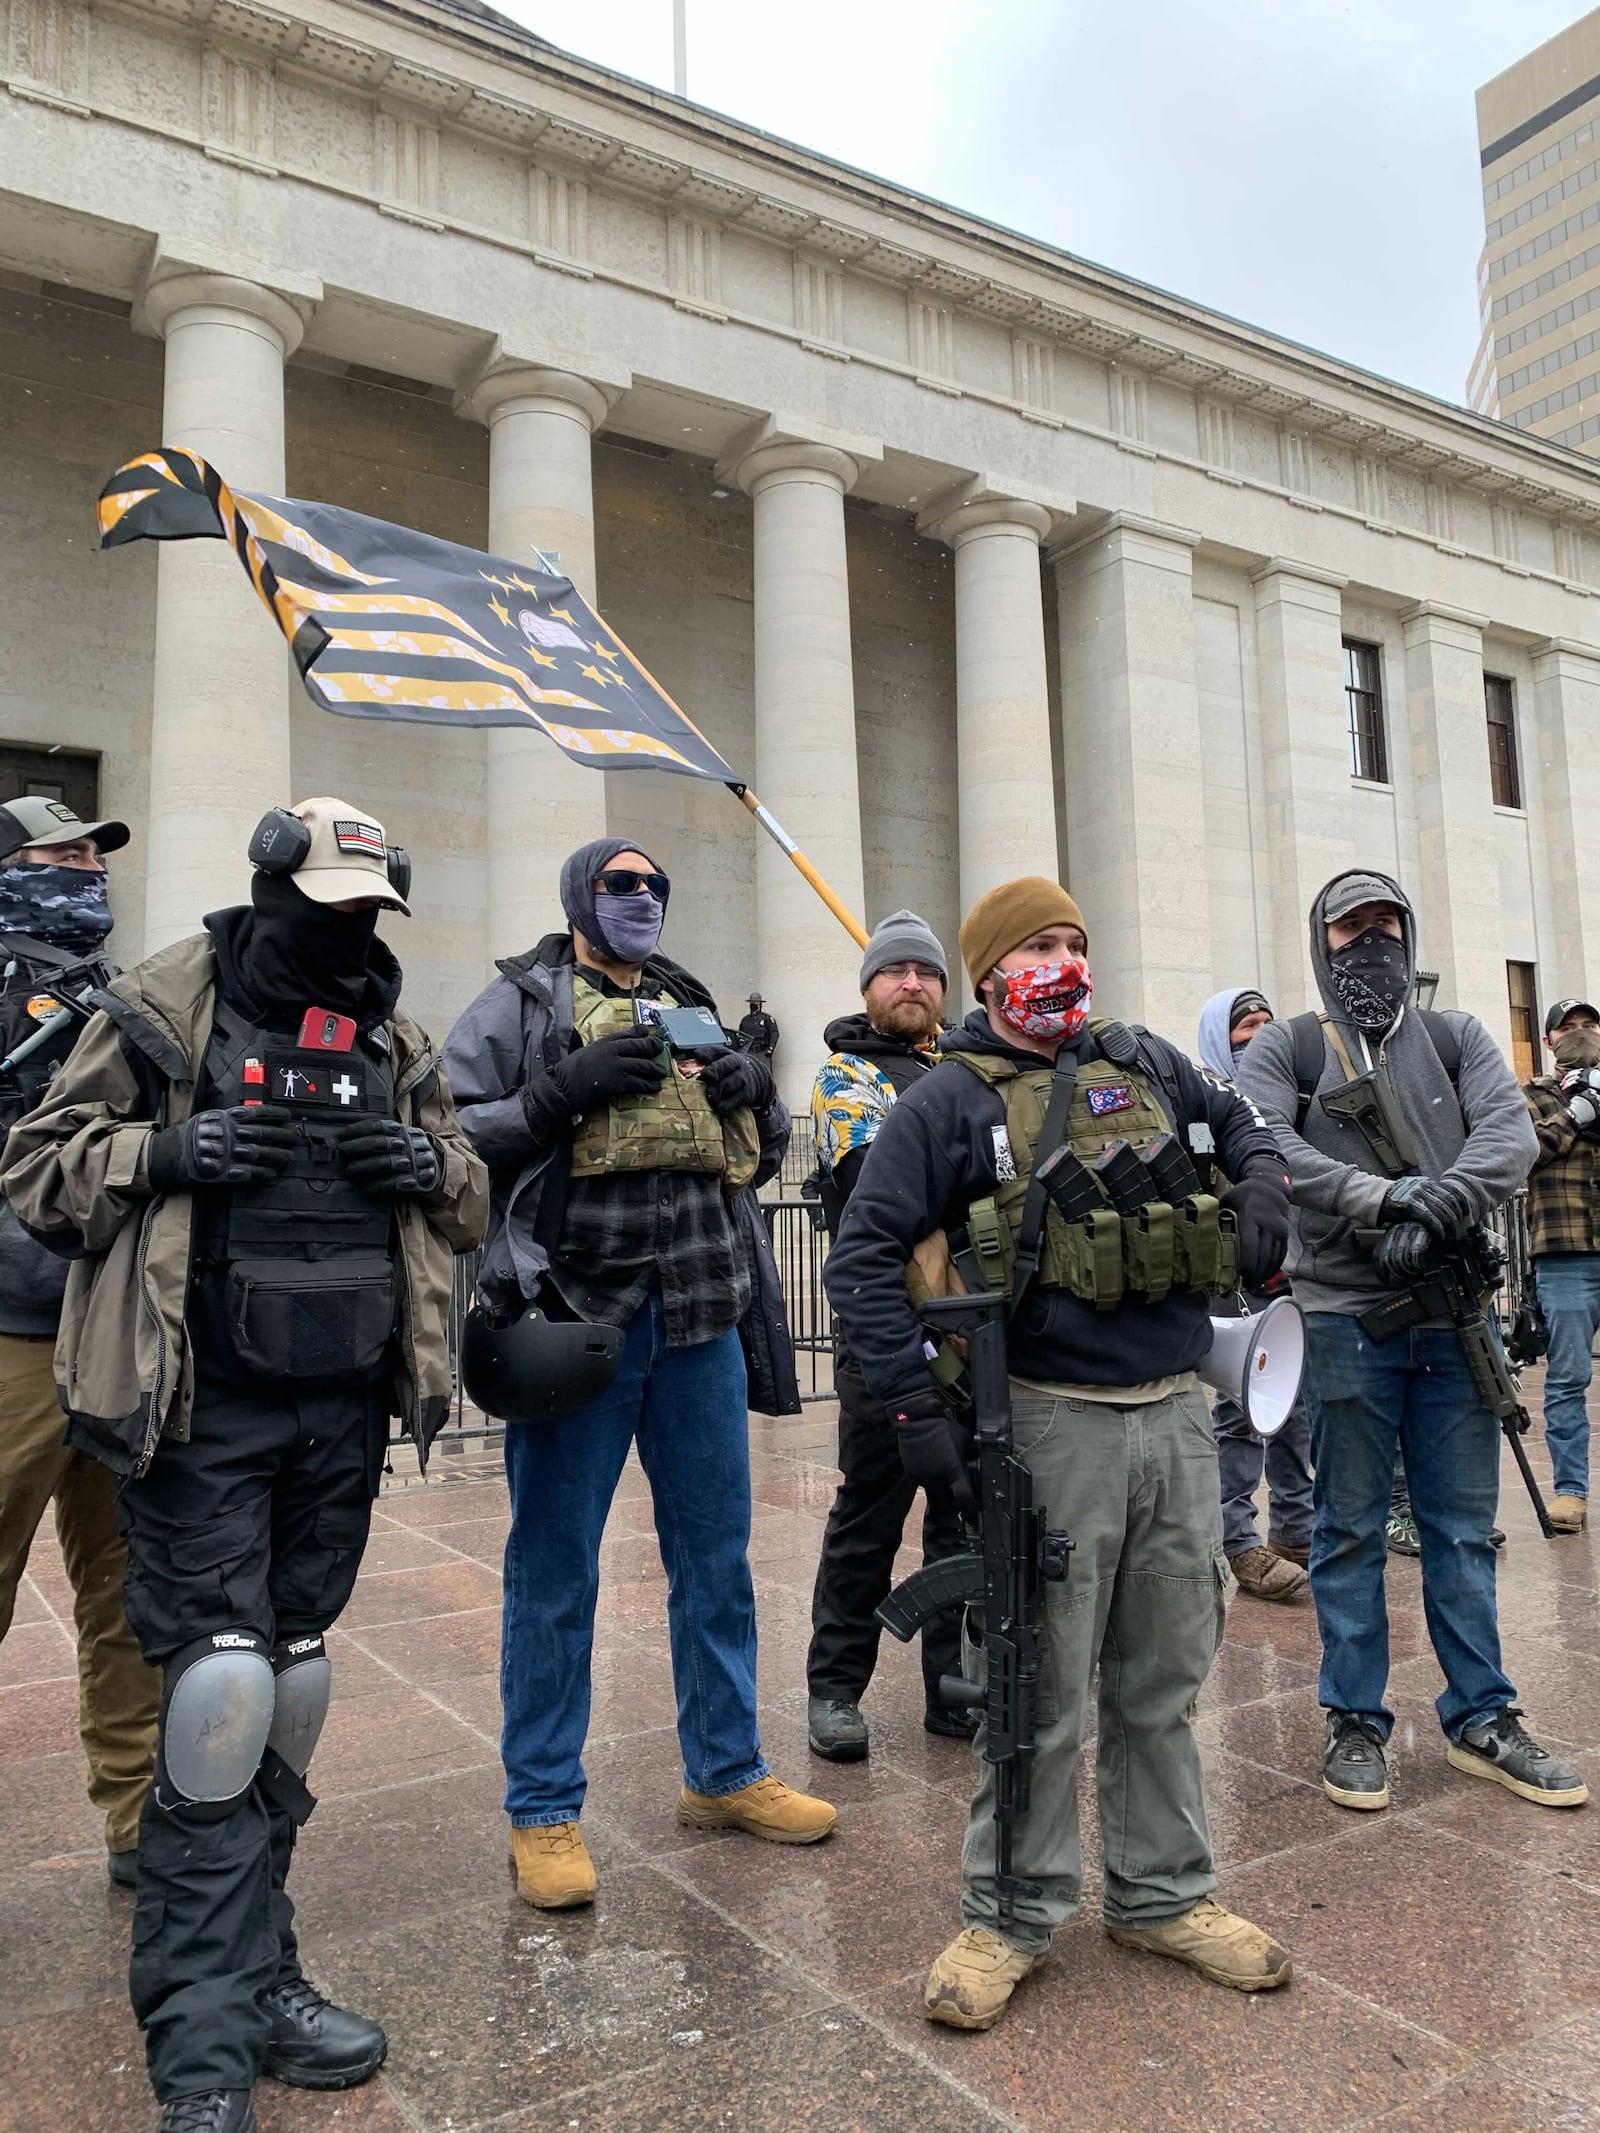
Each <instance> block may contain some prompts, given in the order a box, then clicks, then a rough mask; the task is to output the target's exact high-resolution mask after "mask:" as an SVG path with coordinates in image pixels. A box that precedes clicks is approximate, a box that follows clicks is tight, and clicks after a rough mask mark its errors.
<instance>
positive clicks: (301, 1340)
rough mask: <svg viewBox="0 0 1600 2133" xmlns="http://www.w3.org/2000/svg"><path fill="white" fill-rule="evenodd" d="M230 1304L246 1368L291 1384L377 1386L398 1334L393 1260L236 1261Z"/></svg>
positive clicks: (235, 1337) (231, 1323)
mask: <svg viewBox="0 0 1600 2133" xmlns="http://www.w3.org/2000/svg"><path fill="white" fill-rule="evenodd" d="M227 1299H228V1324H229V1327H230V1329H231V1331H232V1334H233V1344H234V1348H235V1351H236V1352H237V1354H238V1357H239V1360H240V1362H241V1363H243V1364H244V1365H245V1367H246V1369H248V1370H254V1371H256V1372H257V1373H258V1374H259V1375H260V1376H262V1377H266V1378H276V1379H277V1380H278V1381H279V1382H280V1383H283V1384H303V1383H305V1382H307V1381H308V1380H311V1379H316V1378H346V1377H348V1378H357V1379H365V1378H370V1377H371V1376H372V1375H373V1373H374V1372H375V1371H376V1370H377V1369H378V1368H379V1366H380V1365H381V1364H382V1362H383V1359H384V1355H385V1353H386V1351H387V1349H388V1346H389V1341H390V1337H391V1335H392V1334H393V1331H394V1319H395V1290H394V1269H393V1267H392V1266H391V1264H390V1262H389V1260H388V1258H387V1257H383V1258H359V1259H357V1258H350V1259H323V1260H316V1261H310V1260H303V1259H236V1260H234V1261H233V1263H232V1264H231V1265H230V1266H229V1268H228V1283H227Z"/></svg>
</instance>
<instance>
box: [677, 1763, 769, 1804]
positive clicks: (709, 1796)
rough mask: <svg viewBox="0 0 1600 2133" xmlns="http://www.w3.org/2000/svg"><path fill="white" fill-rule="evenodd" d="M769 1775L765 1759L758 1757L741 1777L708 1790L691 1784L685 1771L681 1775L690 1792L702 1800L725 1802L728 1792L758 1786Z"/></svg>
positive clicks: (733, 1778)
mask: <svg viewBox="0 0 1600 2133" xmlns="http://www.w3.org/2000/svg"><path fill="white" fill-rule="evenodd" d="M771 1775H772V1772H771V1771H770V1770H769V1769H768V1768H767V1762H766V1757H765V1756H761V1755H758V1756H757V1757H756V1759H755V1761H754V1762H753V1763H752V1764H751V1765H750V1767H749V1769H748V1770H746V1771H745V1773H744V1775H743V1776H742V1777H732V1778H729V1779H727V1780H726V1781H725V1783H723V1784H721V1785H717V1786H713V1787H711V1788H709V1789H708V1788H706V1787H704V1786H701V1785H696V1784H693V1783H692V1782H691V1781H690V1778H689V1773H688V1772H687V1771H685V1772H684V1774H683V1782H684V1783H685V1784H686V1785H688V1787H689V1790H690V1791H691V1792H698V1793H699V1795H700V1797H701V1799H702V1800H725V1799H726V1798H727V1797H728V1794H729V1793H730V1792H743V1790H744V1788H745V1787H746V1785H756V1784H759V1783H760V1781H761V1779H762V1778H764V1777H771Z"/></svg>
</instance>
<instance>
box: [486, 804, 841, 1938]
mask: <svg viewBox="0 0 1600 2133" xmlns="http://www.w3.org/2000/svg"><path fill="white" fill-rule="evenodd" d="M670 893H671V891H670V885H669V883H668V880H667V877H666V875H665V874H663V873H662V872H661V871H660V869H659V868H658V867H657V866H656V865H655V862H654V861H653V860H652V859H650V858H649V857H648V856H647V855H646V854H645V853H643V852H641V851H639V850H637V849H636V848H635V847H634V846H632V845H630V844H629V843H628V842H627V841H626V839H624V838H620V837H603V838H599V839H597V840H596V841H595V842H594V843H592V844H587V845H584V846H583V847H582V848H581V849H580V850H579V851H576V852H574V853H573V854H572V856H571V858H569V859H568V860H567V862H566V864H565V866H564V867H563V868H562V871H561V902H562V908H563V910H564V912H565V914H566V918H567V930H566V931H565V932H562V933H552V934H548V935H546V937H545V938H544V939H543V940H541V941H540V942H539V944H538V946H537V947H536V948H533V949H530V950H529V951H528V952H527V953H526V954H523V955H517V956H511V957H508V958H507V959H506V960H505V961H504V962H502V963H501V964H500V965H499V969H500V973H501V974H500V976H499V977H497V978H496V979H495V981H494V982H493V983H492V984H491V985H490V986H489V987H488V988H487V989H486V990H485V991H484V992H482V993H480V994H479V996H478V998H477V999H476V1000H475V1001H474V1002H473V1003H472V1005H471V1006H470V1007H469V1008H468V1009H467V1011H466V1013H465V1014H464V1015H463V1016H462V1018H461V1020H460V1021H459V1022H458V1023H457V1024H456V1026H455V1028H454V1030H453V1031H452V1032H451V1034H450V1039H449V1042H448V1043H447V1044H446V1046H445V1062H446V1068H447V1071H448V1073H449V1075H450V1082H451V1087H452V1088H453V1089H454V1090H455V1091H456V1092H457V1097H458V1102H459V1104H460V1108H461V1119H462V1124H463V1125H464V1127H465V1128H466V1131H467V1133H468V1135H469V1137H470V1138H471V1140H472V1142H473V1144H474V1145H475V1147H476V1148H477V1150H478V1153H479V1154H480V1155H481V1156H482V1157H483V1158H484V1160H485V1162H486V1163H487V1164H488V1166H489V1176H490V1184H491V1188H492V1193H493V1200H492V1206H491V1211H490V1217H489V1235H488V1240H487V1243H486V1245H485V1248H484V1256H483V1262H482V1266H481V1269H480V1273H479V1280H478V1299H479V1307H480V1308H481V1309H483V1310H485V1311H486V1312H488V1313H489V1314H491V1316H492V1317H494V1318H495V1319H499V1320H509V1319H510V1318H512V1317H515V1316H518V1315H520V1314H521V1313H522V1312H523V1311H524V1310H525V1309H526V1308H527V1307H528V1306H529V1305H530V1304H537V1305H538V1306H539V1307H540V1309H541V1310H543V1311H544V1312H546V1313H547V1314H549V1315H550V1316H552V1317H559V1318H565V1319H568V1320H571V1319H578V1320H586V1321H589V1322H591V1323H597V1324H604V1325H608V1326H613V1327H617V1328H620V1329H622V1331H623V1334H624V1339H623V1343H622V1351H621V1356H620V1360H619V1361H618V1363H617V1367H616V1372H615V1375H614V1377H613V1378H612V1379H611V1381H610V1383H609V1384H608V1385H607V1386H606V1388H605V1390H604V1391H602V1392H600V1393H599V1394H597V1395H596V1396H595V1397H593V1398H592V1399H590V1400H589V1401H588V1402H587V1403H586V1404H585V1405H583V1406H581V1407H579V1408H577V1409H576V1410H575V1411H573V1412H570V1413H568V1414H565V1415H563V1416H561V1417H559V1418H558V1419H555V1420H551V1421H544V1422H533V1423H530V1422H519V1423H517V1424H516V1425H515V1426H514V1427H512V1428H511V1429H509V1430H508V1431H507V1434H506V1472H507V1476H508V1479H509V1481H510V1487H511V1532H510V1536H509V1538H508V1541H507V1544H506V1566H505V1621H504V1644H503V1659H502V1665H501V1696H502V1700H503V1704H504V1709H505V1727H504V1733H503V1736H502V1742H501V1753H502V1757H503V1760H504V1762H505V1768H506V1812H507V1814H508V1815H509V1816H510V1819H511V1863H512V1867H513V1870H514V1873H515V1875H516V1882H517V1889H518V1892H519V1894H520V1895H521V1896H522V1897H523V1899H524V1901H525V1902H527V1903H530V1904H533V1905H536V1906H537V1907H539V1908H540V1909H547V1910H561V1909H566V1908H568V1907H570V1906H572V1905H575V1904H586V1903H590V1902H592V1901H593V1899H594V1893H595V1875H594V1867H593V1865H592V1863H591V1861H590V1858H589V1854H588V1851H587V1849H586V1848H585V1845H584V1842H583V1838H582V1836H581V1834H580V1833H579V1828H578V1818H579V1815H580V1813H581V1811H582V1807H583V1800H584V1792H585V1783H586V1781H585V1777H584V1770H583V1761H582V1756H583V1744H584V1737H585V1734H586V1732H587V1730H588V1723H589V1663H590V1655H591V1650H592V1646H593V1639H594V1612H595V1599H596V1595H597V1592H598V1588H599V1564H600V1539H601V1534H602V1532H603V1530H604V1527H605V1522H606V1514H607V1512H608V1511H609V1510H610V1507H611V1500H612V1497H613V1496H614V1494H615V1493H616V1487H617V1482H618V1479H619V1477H620V1475H621V1473H622V1468H623V1464H624V1462H625V1460H626V1459H627V1456H628V1450H629V1447H630V1446H631V1445H632V1444H634V1443H635V1442H637V1444H638V1448H639V1459H640V1463H641V1465H642V1466H643V1468H644V1471H645V1473H646V1475H647V1477H648V1478H649V1482H650V1490H651V1495H652V1498H653V1500H654V1505H655V1519H656V1531H657V1534H658V1535H659V1538H660V1543H661V1556H662V1561H663V1563H664V1564H665V1566H666V1570H667V1580H668V1583H667V1615H668V1621H669V1625H670V1631H671V1640H672V1669H673V1679H674V1682H675V1684H676V1687H677V1698H678V1738H679V1743H680V1745H681V1747H682V1751H683V1762H684V1780H685V1781H684V1786H683V1789H682V1791H681V1792H680V1794H679V1796H678V1802H677V1810H676V1811H677V1818H678V1820H679V1821H680V1822H681V1823H683V1824H685V1825H686V1826H688V1827H690V1828H695V1829H721V1828H733V1829H742V1830H746V1831H748V1832H750V1833H751V1834H752V1835H754V1836H759V1837H765V1838H768V1839H770V1840H771V1841H773V1842H775V1843H780V1844H811V1843H815V1842H816V1841H817V1839H818V1838H821V1837H825V1836H826V1835H827V1834H828V1832H829V1831H830V1830H831V1829H832V1827H833V1821H834V1813H833V1809H832V1808H831V1807H830V1806H828V1805H827V1804H826V1803H825V1802H824V1801H821V1800H813V1799H807V1798H806V1797H805V1796H804V1795H802V1794H800V1793H796V1792H791V1791H790V1790H789V1788H788V1786H786V1785H784V1784H782V1783H781V1782H780V1781H779V1780H778V1779H777V1778H775V1777H773V1776H772V1775H771V1773H770V1772H769V1771H768V1769H767V1766H766V1763H765V1761H764V1759H763V1757H762V1754H761V1743H760V1739H759V1736H758V1732H757V1726H756V1708H755V1707H756V1686H755V1662H756V1624H755V1598H754V1592H753V1588H752V1584H751V1578H750V1565H749V1561H748V1555H747V1550H748V1547H749V1539H750V1457H749V1436H748V1421H747V1414H748V1402H749V1400H750V1399H751V1398H752V1397H756V1393H755V1389H754V1387H753V1386H752V1385H750V1384H749V1383H747V1378H746V1369H745V1358H744V1352H743V1349H742V1346H741V1341H740V1334H739V1323H740V1321H741V1319H743V1318H744V1317H745V1315H746V1313H747V1312H750V1311H751V1310H752V1297H753V1294H754V1295H755V1298H756V1301H755V1305H754V1309H755V1311H756V1312H757V1313H759V1312H760V1311H761V1310H762V1300H761V1292H760V1286H759V1284H758V1282H757V1280H756V1275H757V1272H758V1254H759V1253H760V1251H761V1240H762V1239H764V1235H765V1233H764V1231H762V1229H761V1223H760V1217H759V1214H758V1213H757V1212H756V1211H755V1209H754V1207H753V1205H752V1204H751V1200H752V1196H751V1195H750V1194H749V1193H747V1192H744V1191H743V1189H742V1188H744V1187H745V1186H749V1185H759V1184H760V1183H762V1182H763V1181H764V1180H765V1179H766V1178H768V1177H771V1176H772V1175H773V1174H774V1172H775V1171H776V1170H777V1169H778V1166H779V1165H780V1163H781V1162H782V1160H783V1152H784V1149H785V1147H786V1146H787V1144H788V1138H789V1115H788V1112H787V1111H786V1110H785V1109H784V1106H783V1105H782V1103H781V1102H780V1101H779V1100H778V1095H777V1091H776V1089H775V1087H774V1085H773V1079H772V1070H771V1068H770V1067H769V1066H768V1065H767V1063H766V1062H765V1061H764V1060H763V1059H761V1058H759V1057H757V1056H756V1055H754V1054H752V1053H749V1052H742V1051H739V1050H737V1049H735V1048H734V1047H733V1046H731V1045H730V1044H728V1042H727V1040H726V1037H725V1035H724V1034H723V1033H721V1029H720V1024H719V1023H718V1022H717V1020H716V1005H715V1002H714V1000H713V999H712V996H711V994H710V993H709V991H708V990H707V989H706V987H705V986H704V985H702V984H701V983H700V981H699V980H698V979H697V978H695V977H693V976H691V974H690V973H689V972H688V971H687V970H684V969H683V968H682V967H681V966H680V965H679V964H677V963H675V962H673V961H672V960H671V959H670V958H669V957H667V956H664V955H662V954H661V953H660V952H659V948H658V945H657V944H658V942H659V939H660V935H661V928H662V922H663V920H664V919H665V916H666V910H667V902H668V898H669V895H670ZM672 1008H679V1009H701V1010H705V1011H707V1012H708V1013H709V1016H710V1021H711V1024H712V1027H711V1029H710V1032H709V1041H708V1043H707V1044H706V1045H705V1046H701V1045H698V1044H696V1045H693V1046H692V1047H691V1048H690V1049H689V1050H687V1051H686V1050H684V1049H683V1048H682V1046H681V1045H679V1044H673V1043H670V1042H669V1041H668V1038H667V1037H666V1035H665V1034H664V1031H663V1028H662V1027H659V1026H658V1025H657V1023H656V1020H655V1017H656V1016H657V1014H659V1013H660V1012H661V1011H662V1010H663V1009H672ZM788 1339H789V1336H788V1329H787V1326H786V1325H784V1324H783V1322H782V1318H781V1312H780V1313H778V1314H776V1315H772V1314H769V1315H768V1316H767V1317H766V1318H765V1319H764V1320H763V1323H762V1325H761V1327H760V1328H759V1337H757V1338H754V1339H753V1340H752V1351H753V1352H756V1353H762V1354H770V1353H772V1352H773V1350H774V1348H776V1347H782V1348H783V1350H784V1351H785V1352H787V1347H788Z"/></svg>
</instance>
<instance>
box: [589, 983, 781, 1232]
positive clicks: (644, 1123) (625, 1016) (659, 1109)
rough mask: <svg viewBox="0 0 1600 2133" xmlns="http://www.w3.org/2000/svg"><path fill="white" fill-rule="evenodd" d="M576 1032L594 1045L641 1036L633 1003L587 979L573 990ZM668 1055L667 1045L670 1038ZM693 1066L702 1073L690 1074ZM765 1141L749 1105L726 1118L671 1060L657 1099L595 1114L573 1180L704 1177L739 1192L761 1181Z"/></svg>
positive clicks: (619, 1103)
mask: <svg viewBox="0 0 1600 2133" xmlns="http://www.w3.org/2000/svg"><path fill="white" fill-rule="evenodd" d="M572 1016H573V1025H574V1027H575V1029H576V1030H577V1033H578V1037H579V1040H580V1042H582V1043H584V1044H592V1043H593V1042H594V1041H595V1039H596V1038H597V1037H610V1036H613V1035H615V1034H616V1032H617V1031H619V1030H627V1029H633V1028H634V1027H635V1026H636V1025H635V1022H634V1012H633V1002H632V1000H631V999H618V998H616V997H614V996H613V995H611V994H608V993H603V992H601V991H600V990H599V988H598V987H597V986H594V985H591V984H590V983H589V981H588V980H587V979H586V978H583V977H575V978H574V980H573V985H572ZM662 1044H663V1048H664V1047H665V1044H666V1040H665V1038H663V1039H662ZM686 1067H694V1068H695V1071H693V1072H686V1071H685V1069H686ZM760 1146H761V1144H760V1137H759V1135H758V1133H757V1131H756V1120H755V1113H754V1112H753V1111H751V1110H750V1109H749V1108H748V1107H747V1106H745V1105H741V1106H740V1107H739V1109H738V1110H737V1111H732V1112H730V1113H729V1114H728V1116H727V1117H726V1118H719V1117H718V1116H717V1114H716V1112H715V1111H713V1110H712V1108H711V1103H710V1099H709V1098H708V1097H707V1095H706V1092H705V1089H704V1087H703V1085H702V1083H701V1080H700V1075H699V1071H698V1065H697V1063H696V1062H694V1061H692V1060H682V1059H670V1058H669V1062H668V1073H667V1076H666V1079H665V1080H664V1081H663V1082H662V1084H661V1086H660V1088H659V1089H657V1090H655V1091H654V1092H653V1093H652V1094H651V1095H649V1096H617V1097H613V1098H612V1100H611V1101H610V1102H609V1103H605V1104H601V1105H599V1106H598V1107H597V1108H596V1109H595V1110H593V1111H591V1112H589V1113H588V1115H587V1116H586V1117H585V1119H584V1121H583V1124H582V1125H581V1126H580V1127H579V1128H578V1130H577V1133H576V1134H575V1135H574V1136H573V1142H572V1175H573V1176H574V1177H575V1178H588V1177H597V1176H599V1175H601V1174H602V1173H604V1172H606V1171H615V1170H700V1171H706V1172H709V1173H710V1174H711V1175H712V1176H714V1177H720V1178H721V1179H722V1180H723V1182H724V1184H725V1185H726V1186H727V1187H728V1189H729V1191H732V1190H733V1189H734V1188H735V1187H737V1186H740V1185H748V1184H749V1182H750V1180H751V1179H752V1178H753V1177H754V1176H755V1174H756V1164H757V1161H758V1159H759V1156H760Z"/></svg>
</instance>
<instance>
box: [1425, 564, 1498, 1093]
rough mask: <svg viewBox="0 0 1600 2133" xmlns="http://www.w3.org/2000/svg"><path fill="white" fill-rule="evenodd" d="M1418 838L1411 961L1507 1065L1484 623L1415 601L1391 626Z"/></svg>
mask: <svg viewBox="0 0 1600 2133" xmlns="http://www.w3.org/2000/svg"><path fill="white" fill-rule="evenodd" d="M1400 620H1401V624H1402V626H1403V628H1404V631H1405V648H1406V724H1407V727H1408V729H1409V731H1410V735H1411V761H1412V779H1413V783H1414V786H1415V790H1416V806H1417V838H1418V844H1419V847H1420V854H1421V860H1422V870H1421V874H1420V876H1419V878H1418V881H1417V884H1416V897H1415V902H1416V909H1417V921H1418V924H1417V933H1418V940H1417V954H1418V960H1419V961H1420V962H1421V963H1423V964H1424V965H1425V966H1426V967H1427V968H1428V969H1430V970H1437V971H1438V973H1439V994H1438V1000H1437V1003H1436V1004H1437V1005H1438V1006H1440V1007H1464V1008H1466V1009H1467V1011H1468V1012H1469V1013H1470V1014H1474V1015H1477V1016H1478V1017H1479V1019H1480V1020H1481V1021H1482V1022H1483V1023H1485V1024H1486V1026H1487V1027H1488V1029H1489V1030H1490V1031H1491V1033H1492V1034H1493V1036H1494V1037H1495V1039H1496V1041H1497V1042H1498V1044H1499V1045H1500V1048H1501V1049H1502V1051H1504V1053H1505V1054H1506V1057H1507V1058H1508V1059H1509V1058H1510V1056H1511V1011H1510V1005H1509V1001H1508V998H1507V993H1506V964H1505V943H1504V940H1503V938H1502V935H1503V931H1504V928H1503V925H1502V921H1501V916H1500V855H1499V849H1498V846H1497V842H1496V838H1495V820H1494V793H1493V788H1492V787H1491V785H1490V782H1489V728H1488V723H1487V718H1486V715H1485V711H1484V702H1483V631H1484V625H1485V623H1486V621H1487V620H1488V618H1487V616H1484V615H1469V614H1464V613H1462V612H1461V611H1460V610H1459V609H1457V608H1451V607H1440V606H1439V605H1437V604H1436V603H1435V602H1433V601H1430V600H1424V601H1421V602H1419V603H1418V605H1417V606H1415V607H1411V608H1407V610H1406V611H1405V613H1404V614H1403V615H1402V616H1401V618H1400Z"/></svg>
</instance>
